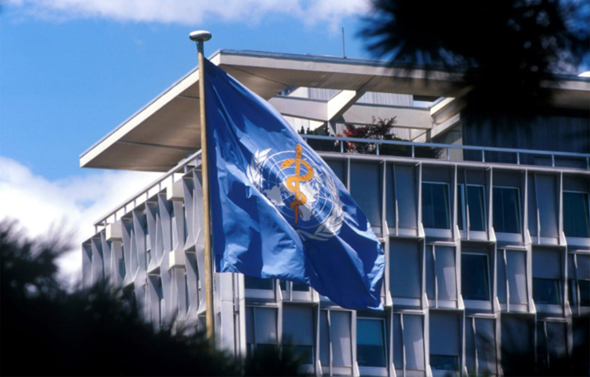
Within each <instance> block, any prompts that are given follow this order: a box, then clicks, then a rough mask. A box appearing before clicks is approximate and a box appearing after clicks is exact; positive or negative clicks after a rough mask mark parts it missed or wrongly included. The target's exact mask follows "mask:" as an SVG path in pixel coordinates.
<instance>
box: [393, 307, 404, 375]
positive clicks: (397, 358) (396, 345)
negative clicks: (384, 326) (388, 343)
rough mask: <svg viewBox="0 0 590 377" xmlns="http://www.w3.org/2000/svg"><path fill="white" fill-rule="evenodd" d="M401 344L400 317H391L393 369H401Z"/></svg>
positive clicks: (397, 315)
mask: <svg viewBox="0 0 590 377" xmlns="http://www.w3.org/2000/svg"><path fill="white" fill-rule="evenodd" d="M402 347H403V342H402V326H401V315H400V314H394V315H393V364H394V366H395V369H402V368H403V367H404V363H403V348H402Z"/></svg>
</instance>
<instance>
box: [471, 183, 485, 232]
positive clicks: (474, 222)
mask: <svg viewBox="0 0 590 377" xmlns="http://www.w3.org/2000/svg"><path fill="white" fill-rule="evenodd" d="M467 205H468V206H469V230H476V231H485V230H486V220H485V197H484V190H483V187H481V186H471V185H467Z"/></svg>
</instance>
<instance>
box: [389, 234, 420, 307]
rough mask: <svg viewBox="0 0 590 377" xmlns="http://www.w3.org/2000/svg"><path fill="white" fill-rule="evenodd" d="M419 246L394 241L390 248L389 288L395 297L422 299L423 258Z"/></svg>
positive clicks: (415, 243)
mask: <svg viewBox="0 0 590 377" xmlns="http://www.w3.org/2000/svg"><path fill="white" fill-rule="evenodd" d="M419 246H420V244H419V243H417V242H411V241H401V240H398V239H395V240H393V239H392V241H391V244H390V246H389V252H390V258H391V262H390V263H389V271H390V275H391V278H390V287H389V288H390V290H391V295H392V296H393V297H405V298H414V299H419V298H420V296H421V294H422V293H421V285H422V284H421V276H422V272H421V271H422V262H421V259H422V258H421V257H420V254H421V253H420V250H419Z"/></svg>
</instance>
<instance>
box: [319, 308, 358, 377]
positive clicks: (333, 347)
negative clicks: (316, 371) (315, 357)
mask: <svg viewBox="0 0 590 377" xmlns="http://www.w3.org/2000/svg"><path fill="white" fill-rule="evenodd" d="M350 321H351V315H350V312H345V311H336V310H321V311H320V362H321V363H322V365H324V366H329V367H332V369H333V372H334V374H341V373H345V372H344V369H343V368H344V367H345V368H348V369H346V371H347V372H348V373H350V372H352V370H351V369H350V367H352V344H351V343H352V341H351V326H350V325H351V322H350ZM330 361H331V364H330ZM334 367H336V368H334ZM334 369H335V370H334Z"/></svg>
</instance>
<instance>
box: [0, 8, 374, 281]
mask: <svg viewBox="0 0 590 377" xmlns="http://www.w3.org/2000/svg"><path fill="white" fill-rule="evenodd" d="M0 4H2V12H1V13H0V219H2V218H4V217H11V218H17V219H19V221H20V223H21V224H22V226H23V227H24V228H25V229H26V231H27V232H28V233H29V234H30V235H32V236H36V235H42V234H47V233H48V232H50V231H51V230H52V229H55V228H60V229H65V230H66V231H69V232H71V234H72V240H73V243H74V244H75V247H76V248H78V245H79V243H80V242H81V241H82V240H84V239H85V238H87V237H89V236H90V235H91V233H92V230H93V229H92V222H93V221H94V220H96V219H97V218H98V217H99V216H101V215H103V214H104V212H106V210H107V209H109V208H111V207H114V206H115V205H117V204H119V203H120V202H121V201H123V200H124V199H126V198H127V197H129V196H130V195H131V194H133V193H135V192H136V191H138V190H140V189H141V188H142V187H143V186H144V185H146V184H147V183H149V182H150V181H152V180H153V179H155V176H154V175H152V174H146V173H129V172H110V171H97V170H88V169H81V168H79V160H78V159H79V156H80V154H81V153H82V152H84V151H85V150H86V149H88V148H89V147H90V146H91V145H92V144H94V143H95V142H97V141H98V140H99V139H100V138H101V137H103V136H104V135H106V134H107V133H108V132H109V131H111V130H112V129H114V128H115V127H116V126H117V125H119V124H120V123H121V122H123V121H124V120H125V119H126V118H127V117H129V116H130V115H132V114H133V113H134V112H135V111H137V110H138V109H140V108H141V107H142V106H143V105H145V104H146V103H147V102H149V101H150V100H151V99H153V98H154V97H155V96H157V95H158V94H159V93H160V92H162V91H163V90H164V89H166V88H167V87H168V86H169V85H171V84H172V83H174V82H175V81H176V80H178V79H179V78H180V77H182V76H183V75H184V74H185V73H187V72H188V71H189V70H191V69H192V68H193V67H194V66H196V64H197V54H196V47H195V44H194V43H192V42H191V41H190V40H189V39H188V34H189V33H190V32H191V31H193V30H198V29H206V30H209V31H211V32H212V34H213V38H212V40H211V41H209V42H207V43H206V45H205V49H206V54H207V55H210V54H212V53H213V52H214V51H216V50H218V49H236V50H258V51H271V52H284V53H297V54H318V55H333V56H341V55H342V39H341V38H342V37H341V27H344V28H345V41H346V55H347V56H348V57H357V58H369V57H370V55H369V54H368V53H367V51H366V50H365V47H364V44H363V41H362V40H361V39H359V38H357V37H356V36H355V35H356V33H357V32H358V30H359V29H360V27H361V26H362V23H361V22H360V19H359V16H362V15H364V14H366V11H367V9H368V8H367V5H366V2H365V1H364V0H338V1H336V0H322V1H308V0H293V1H283V0H219V1H215V2H213V1H185V0H143V1H118V0H53V1H43V0H4V1H2V0H0ZM52 227H53V228H52ZM76 250H79V249H76ZM79 254H80V253H79V252H74V253H73V254H72V256H70V257H69V259H67V260H66V261H64V264H63V266H62V267H63V268H64V269H65V270H67V271H69V272H76V271H77V270H78V269H79V264H80V257H79Z"/></svg>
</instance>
